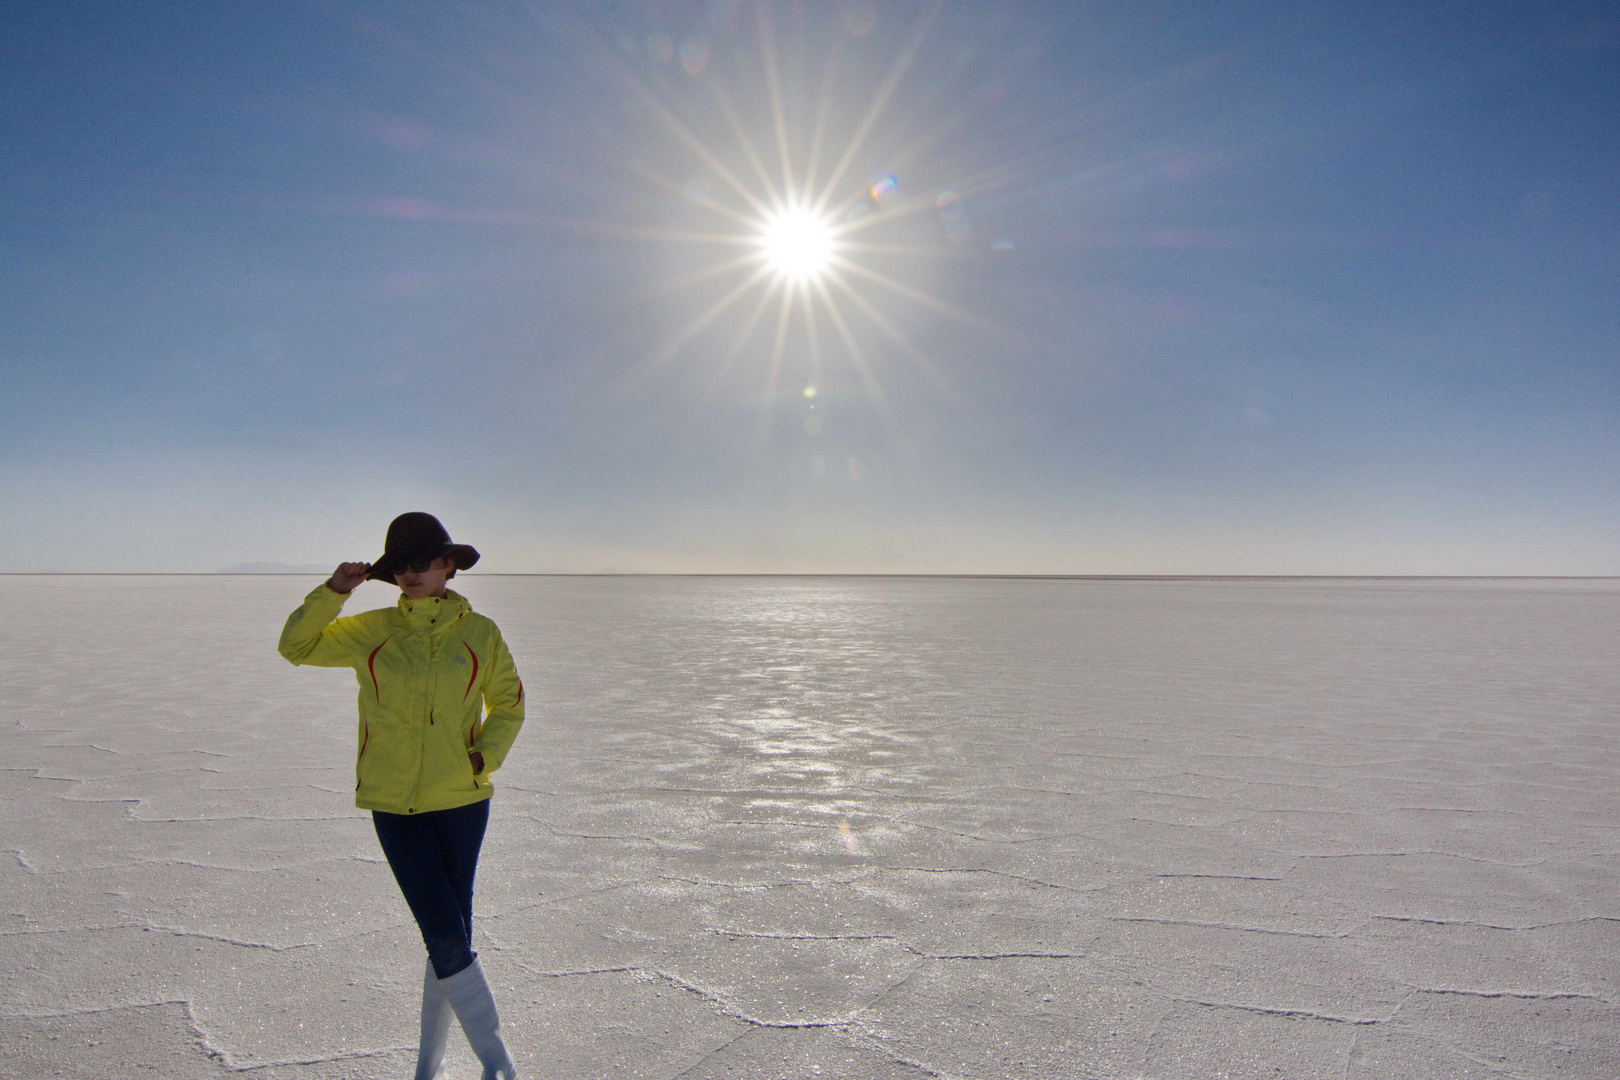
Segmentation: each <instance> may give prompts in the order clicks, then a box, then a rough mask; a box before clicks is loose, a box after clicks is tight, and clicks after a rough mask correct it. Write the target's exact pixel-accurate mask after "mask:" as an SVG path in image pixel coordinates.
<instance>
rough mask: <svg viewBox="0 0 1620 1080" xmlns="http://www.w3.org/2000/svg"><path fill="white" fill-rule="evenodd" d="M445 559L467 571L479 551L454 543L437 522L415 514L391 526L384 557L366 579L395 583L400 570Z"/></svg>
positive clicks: (430, 515) (384, 545)
mask: <svg viewBox="0 0 1620 1080" xmlns="http://www.w3.org/2000/svg"><path fill="white" fill-rule="evenodd" d="M445 555H448V556H450V558H451V560H452V561H453V562H454V564H455V567H456V569H457V570H466V569H468V568H469V567H471V566H472V565H473V564H475V563H476V562H478V550H477V549H476V548H474V547H471V546H470V545H467V544H456V543H452V542H451V540H450V534H449V533H448V532H446V531H445V528H444V526H443V525H441V524H439V519H438V518H436V517H434V516H433V515H432V514H424V513H422V512H420V511H416V510H413V511H411V512H410V513H408V514H401V515H399V517H397V518H395V519H394V520H393V521H391V522H389V523H388V535H387V536H386V537H385V538H384V539H383V553H382V556H381V557H380V558H378V559H377V560H376V561H375V562H373V563H372V564H371V572H370V573H369V574H367V575H366V577H368V578H370V579H372V580H374V581H389V582H392V581H393V580H394V571H395V570H396V569H398V568H399V567H401V566H405V565H408V564H410V563H415V562H427V561H428V560H429V559H437V558H440V557H442V556H445ZM396 584H397V583H396Z"/></svg>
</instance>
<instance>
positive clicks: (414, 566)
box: [394, 555, 444, 574]
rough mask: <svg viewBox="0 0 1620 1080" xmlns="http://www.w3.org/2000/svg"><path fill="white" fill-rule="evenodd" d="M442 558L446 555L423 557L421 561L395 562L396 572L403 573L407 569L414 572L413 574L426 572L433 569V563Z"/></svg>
mask: <svg viewBox="0 0 1620 1080" xmlns="http://www.w3.org/2000/svg"><path fill="white" fill-rule="evenodd" d="M442 558H444V556H443V555H440V556H438V558H434V559H423V560H422V561H421V562H402V563H395V564H394V573H396V574H403V573H405V572H406V571H409V572H410V573H413V574H425V573H427V572H428V571H429V570H431V569H433V564H434V563H436V562H438V561H439V559H442Z"/></svg>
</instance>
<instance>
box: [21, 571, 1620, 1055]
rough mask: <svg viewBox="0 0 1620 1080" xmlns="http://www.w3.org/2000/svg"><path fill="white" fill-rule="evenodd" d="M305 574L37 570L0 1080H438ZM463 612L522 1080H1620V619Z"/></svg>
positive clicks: (937, 596)
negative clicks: (597, 1079) (507, 701)
mask: <svg viewBox="0 0 1620 1080" xmlns="http://www.w3.org/2000/svg"><path fill="white" fill-rule="evenodd" d="M314 583H315V582H314V581H313V580H306V579H302V578H292V577H259V578H254V577H128V578H116V577H0V602H3V604H4V607H5V610H6V612H7V614H8V618H7V619H6V621H5V623H4V629H3V630H0V850H3V851H4V852H5V854H4V857H3V865H0V972H4V973H5V978H4V979H0V1076H7V1077H11V1076H63V1077H83V1078H98V1080H99V1078H103V1077H108V1076H153V1077H165V1078H176V1080H189V1078H193V1077H197V1078H201V1077H223V1076H226V1075H229V1074H231V1073H232V1072H234V1071H239V1070H243V1069H249V1070H252V1071H251V1072H250V1073H249V1074H248V1075H251V1076H254V1077H257V1078H263V1080H280V1078H291V1077H305V1078H322V1080H326V1078H331V1080H337V1078H353V1080H361V1078H383V1077H398V1076H404V1075H408V1074H409V1071H410V1068H411V1063H412V1059H413V1056H414V1048H415V1030H414V1024H415V1021H416V996H417V993H418V987H419V985H420V974H421V955H422V951H421V944H420V941H419V940H418V939H417V936H416V931H415V927H414V925H413V924H412V923H411V921H410V918H409V915H408V914H407V912H406V910H405V907H404V904H403V902H402V901H401V900H400V898H399V896H398V893H397V891H396V889H395V887H394V884H393V881H392V880H391V878H390V877H389V874H388V871H387V868H386V866H385V865H384V864H383V863H382V862H381V856H380V854H379V852H378V850H377V846H376V841H375V839H374V837H373V835H372V833H371V827H370V822H369V820H368V817H367V816H366V815H365V814H363V813H361V812H359V811H356V810H355V809H354V808H353V806H352V801H351V800H352V788H353V771H352V762H353V755H354V737H355V732H354V728H355V722H354V704H353V697H354V684H353V680H352V676H351V675H350V673H348V672H346V671H330V670H318V669H309V668H303V669H294V668H292V667H289V666H288V665H287V664H286V663H285V662H284V661H282V660H281V659H280V658H279V657H278V656H277V655H276V653H275V641H276V636H277V634H278V632H279V629H280V626H281V622H282V620H283V619H284V618H285V616H286V614H287V613H288V612H289V611H290V610H291V609H292V608H293V607H294V606H296V604H297V603H298V602H299V599H300V597H301V596H302V595H303V593H304V592H306V591H307V590H308V589H309V588H310V587H312V586H313V585H314ZM457 584H458V585H459V586H460V587H461V591H463V592H464V593H466V594H467V595H468V596H469V597H470V598H471V599H472V601H473V603H474V605H475V606H476V607H477V608H478V609H479V610H481V611H484V612H485V613H487V614H489V615H490V616H492V617H493V618H494V619H495V620H496V621H497V622H498V623H500V625H501V627H502V629H503V631H504V632H505V634H506V637H507V640H508V642H509V643H510V645H511V647H512V651H513V653H514V655H515V656H516V658H517V661H518V665H519V669H520V671H521V672H522V674H523V676H524V681H525V684H526V687H527V700H528V703H529V720H528V726H527V727H526V729H525V731H524V733H523V735H522V737H521V739H520V741H519V743H518V746H517V748H516V750H515V751H514V753H513V755H512V757H511V758H510V760H509V761H508V763H507V766H506V767H505V768H504V769H502V770H501V771H500V772H499V773H498V774H497V776H496V783H497V789H498V790H497V794H496V801H495V803H494V814H493V817H492V821H491V826H490V833H489V839H488V842H487V844H486V846H485V849H484V861H483V863H482V866H481V868H480V874H479V882H478V894H477V902H476V903H477V913H478V928H477V942H476V947H477V948H478V949H479V951H480V953H481V954H482V957H483V961H484V965H485V968H486V971H487V972H488V974H489V977H490V979H491V982H492V984H493V985H494V987H495V990H496V994H497V1000H498V1001H499V1003H500V1006H501V1010H502V1018H503V1022H504V1026H505V1030H506V1034H507V1038H508V1042H509V1043H510V1045H511V1047H512V1051H513V1055H514V1057H515V1058H516V1060H517V1062H518V1065H519V1068H520V1071H521V1072H522V1073H523V1075H525V1076H528V1077H536V1078H539V1077H552V1076H555V1077H570V1078H583V1077H593V1076H622V1077H647V1078H674V1077H681V1078H683V1080H706V1078H721V1077H735V1078H739V1080H740V1078H743V1077H749V1078H775V1077H806V1076H820V1077H827V1078H833V1077H839V1078H850V1080H877V1078H884V1080H888V1078H895V1080H902V1078H904V1080H911V1078H919V1077H929V1076H934V1077H952V1078H956V1077H959V1078H972V1080H1007V1078H1026V1077H1027V1078H1031V1080H1034V1078H1051V1077H1097V1078H1103V1077H1107V1078H1111V1080H1112V1078H1130V1077H1137V1078H1154V1080H1182V1078H1185V1080H1210V1078H1215V1077H1223V1078H1233V1080H1248V1078H1256V1080H1258V1078H1262V1077H1263V1078H1276V1077H1287V1078H1290V1080H1314V1078H1322V1080H1328V1078H1332V1080H1388V1078H1401V1080H1431V1078H1432V1080H1456V1078H1459V1077H1493V1078H1494V1077H1514V1078H1531V1077H1534V1078H1540V1077H1559V1078H1591V1080H1612V1078H1613V1077H1616V1076H1620V1011H1617V1006H1616V1001H1617V998H1616V994H1617V986H1616V981H1617V979H1620V889H1617V888H1616V884H1615V870H1616V869H1617V867H1620V813H1617V810H1620V782H1617V781H1620V744H1617V741H1616V721H1617V717H1620V633H1617V629H1620V584H1617V583H1615V582H1608V581H1585V582H1547V581H1508V582H1504V581H1472V582H1468V581H1448V582H1439V581H1426V582H1425V581H1124V582H1121V581H1030V580H948V579H837V578H828V579H793V578H775V579H773V578H719V579H701V578H492V577H485V578H479V577H477V576H467V577H463V578H461V579H458V582H457ZM393 595H394V594H393V593H392V590H389V589H386V588H385V587H383V586H380V585H368V586H365V587H363V588H362V589H361V590H360V592H359V593H358V594H357V596H356V598H355V599H354V600H352V601H351V602H350V609H351V610H356V611H357V610H363V609H364V608H366V607H375V606H381V605H384V604H388V603H391V602H392V599H393ZM450 1064H451V1075H452V1076H455V1077H466V1076H473V1075H476V1069H475V1066H474V1064H473V1062H472V1059H471V1057H470V1055H469V1054H468V1053H467V1052H466V1050H465V1048H464V1047H457V1048H456V1049H455V1050H454V1051H453V1053H452V1057H451V1061H450Z"/></svg>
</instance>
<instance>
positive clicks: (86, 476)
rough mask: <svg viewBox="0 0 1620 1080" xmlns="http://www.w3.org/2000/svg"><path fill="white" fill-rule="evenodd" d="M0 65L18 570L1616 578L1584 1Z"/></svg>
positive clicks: (1078, 12) (118, 32)
mask: <svg viewBox="0 0 1620 1080" xmlns="http://www.w3.org/2000/svg"><path fill="white" fill-rule="evenodd" d="M0 92H3V93H4V95H5V99H6V101H7V102H8V109H7V110H6V114H5V115H4V116H0V238H3V242H0V283H3V287H0V378H3V380H4V385H5V387H6V393H5V394H4V395H0V566H3V567H4V568H5V569H6V570H8V571H29V570H42V569H46V568H54V569H58V570H62V571H67V572H108V571H132V572H135V571H150V572H167V571H183V572H204V573H206V572H211V571H212V570H214V569H215V568H217V567H229V566H233V565H238V564H244V563H255V562H283V563H289V564H295V565H302V564H314V563H318V562H324V561H326V560H328V559H331V560H334V561H335V560H336V559H371V558H374V557H376V555H377V554H378V553H379V552H380V550H381V545H382V536H383V531H384V529H385V527H386V525H387V523H388V521H389V520H390V519H391V518H393V517H394V516H395V515H396V514H398V513H400V512H402V511H407V510H428V511H430V512H434V513H437V514H438V515H440V517H441V518H442V519H443V520H444V522H445V524H446V525H447V526H448V528H449V530H450V532H451V534H452V535H453V536H454V537H455V538H456V540H458V541H461V542H466V543H471V544H473V545H474V546H476V547H478V548H479V549H480V550H481V551H482V552H483V555H484V560H485V561H484V563H482V564H481V566H482V567H485V568H487V569H488V570H490V571H493V572H585V573H590V572H604V571H607V572H637V573H639V572H653V573H657V572H680V573H685V572H699V573H713V572H719V573H729V572H747V573H801V572H809V573H958V574H1014V575H1018V574H1037V575H1045V574H1055V575H1098V574H1100V575H1109V574H1146V575H1154V574H1169V575H1186V574H1192V575H1206V574H1217V575H1219V574H1236V575H1248V574H1261V575H1276V574H1281V575H1298V574H1306V575H1353V576H1354V575H1463V576H1473V575H1484V576H1494V575H1508V576H1519V575H1530V576H1540V575H1553V576H1565V575H1576V576H1582V575H1600V576H1602V575H1611V574H1616V573H1620V484H1617V480H1620V422H1617V420H1620V363H1617V358H1620V292H1617V291H1616V290H1615V288H1614V283H1615V282H1616V281H1617V280H1620V204H1617V203H1616V201H1615V200H1614V197H1613V193H1614V192H1615V191H1616V190H1620V128H1617V126H1616V125H1615V124H1614V122H1613V117H1614V116H1615V115H1617V114H1620V20H1617V19H1616V18H1614V17H1613V15H1612V13H1606V12H1605V11H1603V10H1602V9H1598V8H1585V7H1581V6H1578V5H1577V6H1560V5H1553V6H1542V7H1517V8H1511V9H1509V8H1491V9H1474V8H1457V7H1455V6H1451V5H1441V4H1419V5H1412V4H1388V5H1383V6H1380V5H1376V4H1375V5H1370V6H1367V5H1364V6H1361V7H1358V8H1356V9H1355V10H1354V11H1349V10H1340V9H1337V8H1334V7H1331V6H1325V5H1287V4H1272V3H1252V4H1240V5H1207V4H1197V3H1169V4H1165V5H1159V6H1156V7H1153V8H1151V9H1148V8H1137V7H1127V8H1124V9H1116V8H1111V7H1108V6H1105V5H1088V4H1071V3H1065V4H1055V3H1042V2H1035V0H990V2H985V3H975V4H971V5H969V4H959V3H958V4H947V3H930V2H924V0H896V2H893V3H882V4H877V3H867V2H864V0H850V2H847V3H829V4H825V5H814V6H806V5H803V4H795V3H787V2H761V3H752V2H748V3H745V2H742V0H689V2H673V3H663V2H659V3H653V2H651V0H626V2H623V3H618V4H613V5H597V4H577V3H576V4H554V5H544V6H542V5H522V4H517V5H508V4H485V5H476V6H472V7H465V8H457V9H455V10H454V11H450V10H447V9H443V8H442V7H440V6H437V5H425V4H412V3H405V4H398V5H388V6H368V5H361V6H359V7H344V8H341V9H337V8H330V7H327V6H324V5H316V4H307V3H291V4H280V5H271V6H265V7H257V8H251V9H248V8H220V7H218V6H215V5H209V4H203V3H198V2H181V3H175V4H171V5H164V6H162V7H161V8H146V7H140V6H134V5H129V6H119V5H110V6H103V7H98V8H72V7H63V6H60V5H42V6H36V7H34V8H30V9H28V10H26V11H19V12H18V13H17V14H16V16H15V17H14V18H13V20H12V21H11V23H10V26H9V33H8V35H7V36H6V40H5V41H3V42H0ZM793 207H798V208H799V209H801V210H802V211H803V215H802V217H803V220H801V219H800V217H796V216H795V215H794V213H790V212H787V211H788V210H790V209H791V208H793ZM783 221H786V222H787V224H788V226H790V228H789V229H788V233H789V234H790V237H789V238H790V239H792V238H793V237H795V236H798V235H799V234H798V233H795V232H794V229H799V230H800V231H801V232H803V231H805V230H808V232H809V233H810V234H812V235H810V236H809V241H810V243H809V249H810V254H809V255H805V254H804V252H803V251H801V250H800V249H799V248H794V249H792V250H791V251H788V252H787V257H786V258H784V257H783V251H782V249H781V247H780V240H781V230H782V222H783ZM801 239H802V238H801Z"/></svg>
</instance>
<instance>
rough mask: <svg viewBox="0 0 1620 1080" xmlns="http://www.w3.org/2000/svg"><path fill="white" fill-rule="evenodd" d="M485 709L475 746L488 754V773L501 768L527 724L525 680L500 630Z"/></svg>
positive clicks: (482, 752)
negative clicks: (521, 730)
mask: <svg viewBox="0 0 1620 1080" xmlns="http://www.w3.org/2000/svg"><path fill="white" fill-rule="evenodd" d="M484 708H485V710H487V713H486V715H485V717H484V722H483V723H482V724H480V725H479V728H478V738H477V739H476V740H474V742H473V749H474V750H476V751H478V752H479V753H480V754H483V755H484V772H485V774H486V775H487V774H489V773H492V772H494V771H495V770H496V769H498V768H500V767H501V763H502V762H503V761H505V760H506V754H507V751H509V750H511V749H512V743H513V742H514V741H516V739H517V734H518V729H519V728H521V727H522V726H523V680H522V679H520V678H518V673H517V665H516V664H514V663H513V662H512V653H511V652H510V651H509V650H508V649H507V647H506V641H505V640H504V639H503V638H502V637H501V634H500V631H499V630H497V631H496V632H495V655H494V658H493V659H492V660H491V662H490V665H489V678H488V679H487V680H486V681H485V683H484Z"/></svg>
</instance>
